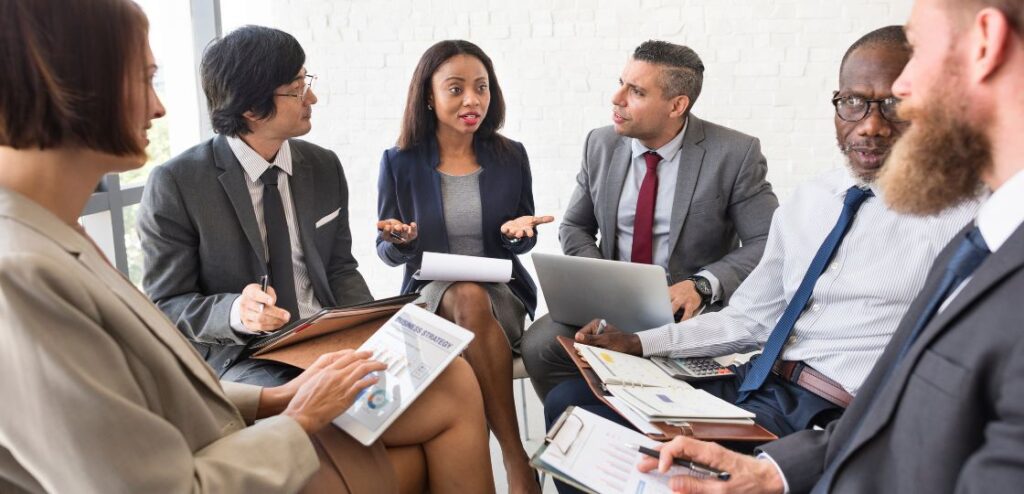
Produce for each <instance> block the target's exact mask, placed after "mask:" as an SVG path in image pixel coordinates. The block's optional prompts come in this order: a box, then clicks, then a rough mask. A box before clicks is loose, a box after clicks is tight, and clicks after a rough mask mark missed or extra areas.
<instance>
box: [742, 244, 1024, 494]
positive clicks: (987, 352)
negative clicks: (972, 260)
mask: <svg viewBox="0 0 1024 494" xmlns="http://www.w3.org/2000/svg"><path fill="white" fill-rule="evenodd" d="M971 226H973V225H969V226H968V228H970V227H971ZM964 233H965V232H961V233H960V234H959V235H957V236H956V237H954V238H953V240H952V241H951V242H950V244H949V246H947V248H946V249H945V250H944V251H943V252H942V253H941V254H939V256H938V258H937V259H936V261H935V264H934V265H933V266H932V270H931V272H930V273H929V275H928V280H927V281H926V283H925V288H924V289H923V290H922V292H921V295H920V296H919V297H918V298H917V300H916V301H915V302H914V303H913V304H912V305H911V306H910V309H909V310H908V311H907V315H906V316H905V317H904V318H903V321H902V322H901V323H900V327H899V329H897V331H896V334H895V335H894V336H893V338H892V341H891V342H890V343H889V345H888V347H886V350H885V352H884V353H883V354H882V357H881V358H880V359H879V361H878V364H876V365H875V368H874V370H873V371H872V372H871V374H870V375H869V376H868V378H867V381H865V384H864V387H862V388H861V391H860V392H859V393H858V394H857V398H856V399H855V400H854V401H853V403H852V404H851V405H850V408H849V409H847V411H846V413H845V414H844V415H843V417H842V418H841V419H840V420H838V421H836V422H833V423H832V424H830V425H829V427H828V428H826V429H825V430H824V431H802V432H798V433H796V434H793V435H791V436H787V437H785V438H783V439H780V440H778V441H775V442H773V443H769V444H767V445H764V446H762V448H761V449H762V450H763V451H765V452H767V453H768V454H769V455H771V457H772V459H774V460H775V461H776V462H777V463H778V464H779V467H780V468H781V469H782V471H783V472H784V473H785V476H786V480H787V481H788V482H789V486H790V489H791V490H792V491H793V492H794V493H798V492H806V491H808V490H809V489H810V488H811V487H812V486H813V484H814V483H815V482H817V481H818V479H819V477H821V476H822V472H823V471H824V469H825V467H826V465H828V464H829V462H832V461H838V462H839V465H840V467H839V470H838V471H837V474H836V475H835V477H834V482H833V483H832V484H831V485H830V486H829V491H830V492H850V493H854V492H857V493H860V492H928V493H934V492H1020V490H1021V489H1022V486H1024V309H1022V304H1021V301H1022V300H1024V296H1022V295H1021V294H1024V227H1020V228H1018V229H1017V231H1016V232H1014V234H1013V235H1012V236H1011V237H1010V238H1009V239H1008V240H1007V241H1006V243H1005V244H1003V245H1002V246H1001V247H1000V248H999V250H997V251H996V252H994V253H992V255H991V256H989V258H988V259H986V260H985V262H984V263H982V265H981V266H980V267H978V269H977V271H975V272H974V275H973V276H972V278H971V279H970V281H969V282H968V283H967V284H966V285H965V286H964V287H963V289H962V290H961V291H960V293H959V294H958V295H957V296H956V297H955V298H954V299H953V300H952V301H951V302H950V303H949V305H948V306H947V307H946V308H945V309H944V310H943V311H942V312H940V313H939V314H937V315H936V316H935V317H934V318H933V319H932V320H931V322H929V324H928V326H926V327H925V329H924V330H923V331H922V333H921V336H920V337H919V338H918V340H917V341H916V342H915V343H914V345H913V346H912V347H911V349H910V351H909V352H908V353H907V355H906V356H905V357H904V360H903V361H902V362H900V363H899V365H898V366H897V367H896V368H895V370H894V371H893V372H892V374H891V377H889V379H888V382H883V380H884V378H885V376H886V374H887V372H886V371H887V370H888V369H889V368H890V367H891V365H892V363H893V360H894V359H895V358H896V356H897V354H898V353H899V350H900V348H901V347H902V346H903V343H904V341H906V339H907V337H908V336H909V334H910V332H911V331H912V330H913V327H914V324H915V323H916V321H917V319H918V316H919V314H920V313H921V311H922V310H924V306H925V304H926V303H927V301H928V299H929V298H930V297H931V296H932V294H933V293H934V291H935V288H936V286H937V285H938V283H939V280H940V279H941V277H942V275H943V273H944V271H945V267H946V265H947V264H948V263H949V259H950V257H951V256H952V254H953V252H954V251H955V250H956V246H957V245H958V244H959V243H960V241H961V239H962V238H963V237H964ZM858 423H860V425H859V427H858V426H857V424H858Z"/></svg>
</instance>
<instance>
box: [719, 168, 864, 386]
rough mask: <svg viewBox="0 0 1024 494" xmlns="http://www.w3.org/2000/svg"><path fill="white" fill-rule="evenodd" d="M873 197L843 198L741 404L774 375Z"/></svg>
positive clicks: (858, 192)
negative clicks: (810, 303)
mask: <svg viewBox="0 0 1024 494" xmlns="http://www.w3.org/2000/svg"><path fill="white" fill-rule="evenodd" d="M873 195H874V194H873V193H872V192H871V189H862V188H860V187H856V186H854V187H850V188H849V190H847V191H846V197H844V198H843V211H842V213H840V214H839V220H838V221H836V226H834V227H832V231H831V232H829V234H828V236H827V237H825V241H824V242H822V244H821V247H819V248H818V252H817V253H816V254H814V258H813V259H811V264H810V266H808V267H807V273H806V274H804V279H803V281H801V282H800V286H799V287H798V288H797V289H796V293H794V294H793V299H792V300H790V301H789V305H787V306H786V311H785V312H783V313H782V317H780V318H779V322H778V323H776V324H775V329H773V330H772V334H771V335H770V336H768V341H767V342H766V343H765V345H764V349H763V350H762V351H761V355H760V356H759V357H758V358H757V360H755V361H754V363H753V364H751V367H750V371H749V372H748V373H747V377H746V378H745V379H743V383H742V384H741V385H740V389H739V400H738V401H739V402H742V401H744V400H746V399H747V397H748V396H750V393H751V392H753V391H757V390H758V389H760V388H761V386H762V385H764V381H765V379H767V378H768V374H769V373H771V371H772V365H773V364H774V363H775V361H776V360H778V358H779V355H780V354H781V353H782V347H783V345H785V343H786V339H788V338H789V333H790V332H791V331H793V325H794V324H796V320H797V318H798V317H800V313H802V312H803V310H804V308H805V307H806V306H807V302H808V301H809V300H810V299H811V293H812V292H814V284H815V283H817V282H818V278H819V277H820V276H821V273H822V272H823V271H824V270H825V266H826V265H827V264H828V262H829V260H831V259H832V256H833V255H835V253H836V249H837V248H838V247H839V244H840V242H842V241H843V237H844V236H846V232H847V231H849V229H850V225H851V224H852V223H853V218H854V216H856V215H857V210H859V209H860V205H861V204H863V203H864V201H865V200H866V199H867V198H868V197H871V196H873Z"/></svg>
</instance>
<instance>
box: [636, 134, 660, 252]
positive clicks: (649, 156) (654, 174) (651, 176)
mask: <svg viewBox="0 0 1024 494" xmlns="http://www.w3.org/2000/svg"><path fill="white" fill-rule="evenodd" d="M644 160H645V161H647V174H646V175H644V181H643V182H642V183H641V184H640V195H639V196H638V197H637V199H636V216H634V217H633V253H632V255H631V256H630V260H631V261H633V262H639V263H643V264H653V263H654V200H655V199H656V198H657V197H658V162H659V161H661V156H659V155H658V153H655V152H654V151H648V152H646V153H644Z"/></svg>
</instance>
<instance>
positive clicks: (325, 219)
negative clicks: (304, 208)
mask: <svg viewBox="0 0 1024 494" xmlns="http://www.w3.org/2000/svg"><path fill="white" fill-rule="evenodd" d="M340 212H341V208H338V209H335V210H334V212H332V213H331V214H328V215H327V216H324V217H323V218H320V219H319V220H316V227H317V228H320V227H321V226H324V225H326V224H327V223H330V222H331V220H333V219H334V218H337V217H338V213H340Z"/></svg>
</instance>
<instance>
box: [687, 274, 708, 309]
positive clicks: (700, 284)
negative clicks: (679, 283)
mask: <svg viewBox="0 0 1024 494" xmlns="http://www.w3.org/2000/svg"><path fill="white" fill-rule="evenodd" d="M686 279H687V280H690V281H692V282H693V286H694V287H695V288H696V289H697V294H698V295H700V305H701V307H707V306H708V305H710V304H711V296H712V295H714V292H713V291H712V290H711V282H710V281H708V279H707V278H705V277H703V276H696V275H695V276H690V277H689V278H686Z"/></svg>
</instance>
